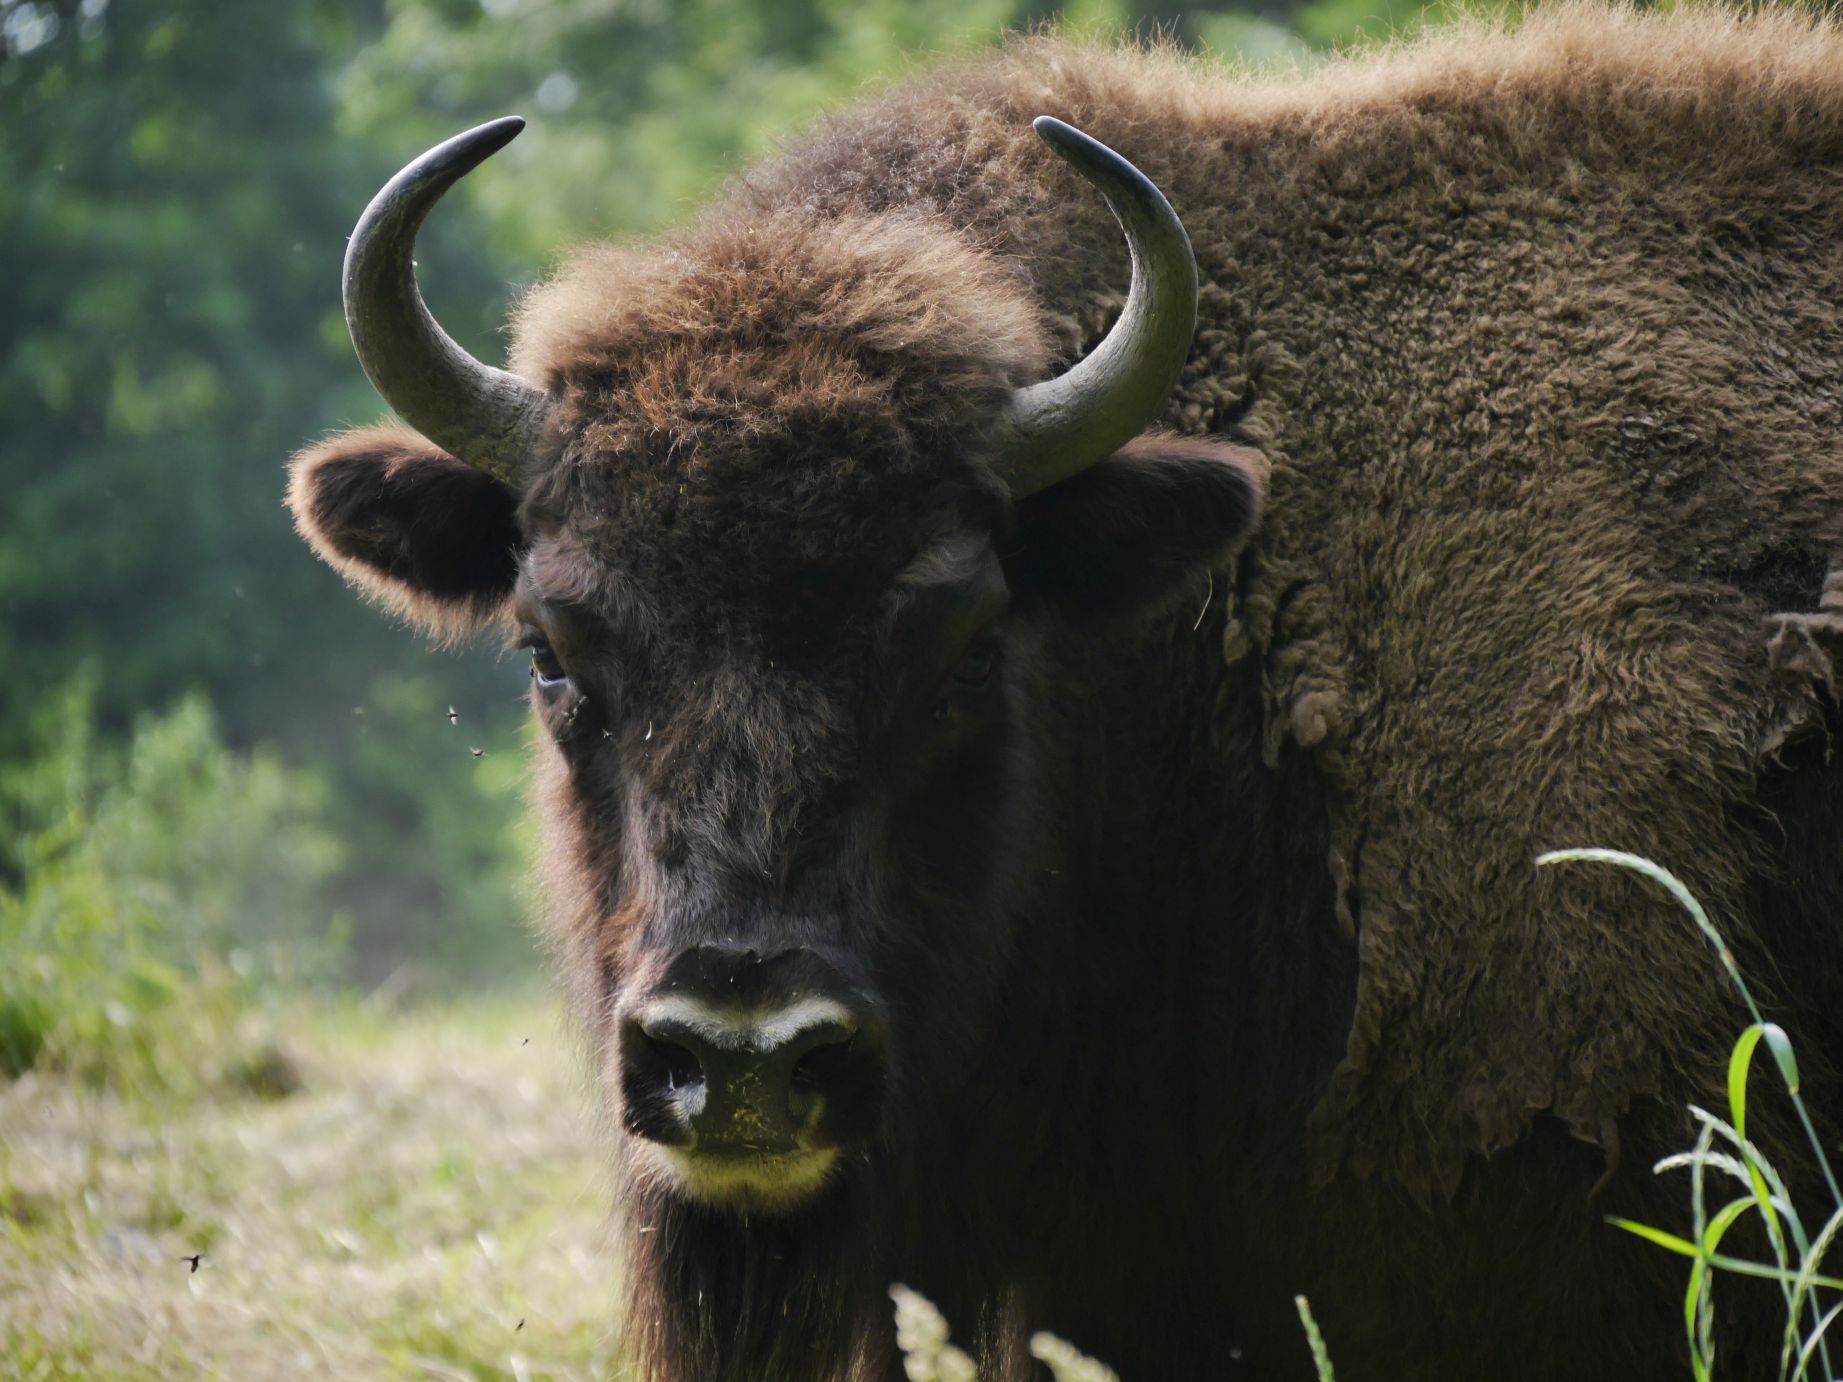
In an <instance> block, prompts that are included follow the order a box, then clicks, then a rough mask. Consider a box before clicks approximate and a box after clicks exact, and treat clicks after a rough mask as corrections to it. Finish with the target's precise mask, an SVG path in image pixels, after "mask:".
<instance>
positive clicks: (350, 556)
mask: <svg viewBox="0 0 1843 1382" xmlns="http://www.w3.org/2000/svg"><path fill="white" fill-rule="evenodd" d="M290 471H291V474H290V477H289V483H288V507H289V508H290V509H292V510H293V511H294V523H295V527H296V528H298V529H299V530H300V533H301V536H302V537H304V538H306V539H307V542H308V545H309V546H311V547H312V548H313V549H314V551H315V552H316V553H318V554H319V556H320V559H321V560H322V561H324V562H326V564H327V565H329V566H331V567H332V568H333V569H334V570H335V571H337V572H339V574H340V575H342V576H344V577H345V578H346V580H348V581H350V582H351V583H352V584H353V585H355V586H357V587H358V588H359V589H360V590H361V591H363V592H364V593H365V594H366V595H368V596H370V597H371V598H372V599H374V600H377V601H378V602H379V603H381V604H383V605H384V606H385V607H386V608H388V609H390V610H391V611H392V612H393V613H395V614H397V615H399V616H401V617H402V618H404V619H406V620H408V621H409V622H410V623H413V624H415V625H417V626H419V627H420V628H422V629H424V630H425V631H427V632H429V633H431V634H433V635H435V636H436V637H438V638H442V639H447V640H452V639H457V638H462V637H465V636H466V635H468V634H470V633H473V632H474V631H475V630H477V629H478V628H479V627H480V626H481V625H483V624H485V623H487V622H488V621H490V620H491V619H493V618H494V617H495V616H497V615H499V614H500V613H501V612H502V610H503V608H504V606H505V603H506V600H507V598H508V597H509V596H510V595H511V593H512V584H513V581H514V580H515V579H516V577H517V575H518V560H519V555H520V552H521V550H522V548H523V545H524V544H523V540H522V538H521V537H520V534H519V528H518V500H517V497H516V496H515V495H514V494H513V493H512V491H511V489H510V488H508V487H507V486H506V485H503V484H501V483H500V482H499V481H498V480H495V479H494V478H493V477H492V476H490V475H486V474H483V473H482V472H480V471H478V470H474V469H472V468H471V467H469V466H467V465H464V464H462V463H461V462H460V461H457V460H455V459H454V457H452V456H450V455H449V454H448V453H447V452H445V451H443V450H441V449H440V448H439V447H436V446H434V445H432V444H431V443H429V442H428V441H425V440H424V439H423V438H422V437H420V436H418V435H417V434H416V433H414V432H412V431H410V430H408V429H407V428H404V427H398V426H382V427H361V428H359V429H357V430H356V431H351V432H342V433H340V434H339V435H338V436H334V437H329V438H327V439H326V440H325V441H323V442H320V443H319V444H318V445H315V446H310V447H308V448H307V449H306V450H305V451H301V452H299V453H297V454H296V455H295V457H294V460H293V461H292V462H291V463H290Z"/></svg>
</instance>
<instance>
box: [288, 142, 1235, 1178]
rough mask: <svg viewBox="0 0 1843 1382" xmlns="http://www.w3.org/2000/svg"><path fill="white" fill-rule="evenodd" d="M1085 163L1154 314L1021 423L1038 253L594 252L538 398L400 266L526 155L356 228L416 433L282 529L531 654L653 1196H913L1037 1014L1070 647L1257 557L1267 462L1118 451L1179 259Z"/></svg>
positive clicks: (398, 598)
mask: <svg viewBox="0 0 1843 1382" xmlns="http://www.w3.org/2000/svg"><path fill="white" fill-rule="evenodd" d="M1057 129H1058V130H1061V131H1063V132H1062V133H1057V132H1056V131H1055V130H1052V131H1051V133H1052V134H1054V136H1055V138H1056V139H1059V140H1064V141H1065V144H1067V146H1066V147H1064V148H1063V150H1062V151H1063V152H1064V153H1065V156H1068V157H1070V158H1071V159H1072V160H1073V161H1076V162H1077V163H1078V164H1080V163H1081V162H1082V160H1087V164H1086V166H1083V169H1082V170H1083V172H1084V173H1085V174H1086V175H1087V176H1089V177H1090V178H1091V180H1093V181H1094V182H1096V184H1097V185H1099V186H1100V187H1101V188H1102V190H1103V192H1105V193H1106V195H1107V196H1108V199H1109V202H1110V204H1112V205H1113V206H1114V209H1115V211H1116V213H1117V214H1118V215H1119V216H1120V219H1121V221H1122V224H1123V226H1125V228H1126V230H1127V233H1128V238H1129V241H1130V242H1131V244H1132V247H1133V250H1134V264H1135V275H1134V287H1133V291H1132V294H1131V296H1130V297H1129V300H1128V303H1127V306H1126V309H1125V311H1124V313H1123V316H1122V323H1121V325H1120V326H1118V327H1116V329H1115V330H1114V332H1113V333H1111V334H1110V335H1109V337H1108V338H1107V339H1106V340H1105V341H1103V342H1102V343H1101V344H1100V345H1099V346H1098V347H1097V348H1096V349H1095V350H1093V351H1092V352H1091V353H1090V354H1089V356H1088V358H1087V359H1085V360H1084V361H1083V362H1082V363H1081V364H1080V365H1078V366H1076V367H1075V368H1074V369H1073V370H1071V371H1069V372H1068V373H1066V374H1064V375H1061V376H1058V377H1054V378H1050V379H1048V380H1044V381H1042V382H1039V383H1034V384H1033V383H1030V382H1029V381H1030V380H1032V379H1037V378H1040V377H1041V376H1042V375H1043V374H1044V373H1045V372H1046V367H1047V364H1048V360H1047V351H1046V349H1045V346H1044V344H1043V339H1042V330H1041V324H1040V308H1039V306H1038V305H1037V304H1036V303H1035V302H1034V301H1033V300H1032V299H1031V298H1030V296H1029V294H1028V292H1027V291H1026V285H1025V280H1024V276H1023V275H1022V273H1021V272H1020V269H1019V265H1018V262H1017V261H1016V260H1013V259H1009V258H1005V257H1002V256H998V255H994V254H992V253H991V252H989V251H988V250H985V249H982V248H979V247H976V246H974V245H972V244H970V243H968V242H967V241H966V239H965V238H964V237H962V236H961V235H960V234H958V233H956V232H955V231H953V230H952V229H950V228H949V227H948V226H946V225H944V224H941V223H938V222H936V221H933V220H931V219H928V218H925V217H916V216H902V217H898V216H885V217H876V218H858V219H849V218H831V219H826V218H820V217H817V216H814V215H812V214H807V213H801V212H781V213H776V214H774V215H768V216H762V217H739V216H736V215H728V216H720V217H714V218H712V219H711V220H709V221H708V222H707V223H705V224H703V225H702V226H700V227H698V228H696V229H694V230H693V231H691V232H688V233H686V234H685V235H683V236H681V237H679V239H678V240H677V241H676V242H675V244H674V245H673V247H672V250H671V252H670V253H658V252H653V253H649V254H644V255H641V254H628V253H622V252H617V251H612V250H606V249H600V250H591V251H588V252H586V253H582V254H579V255H578V256H577V257H576V258H575V259H574V260H572V261H571V262H570V264H569V265H568V266H566V268H565V269H564V270H563V272H562V273H561V274H560V275H559V276H558V277H557V278H556V279H555V280H553V281H552V282H551V283H549V284H548V285H546V286H545V287H543V288H541V289H540V290H538V291H537V292H536V293H535V294H534V295H533V296H532V297H531V298H530V299H529V300H528V301H527V303H526V304H525V306H524V308H523V310H522V312H521V315H520V320H519V323H518V345H517V350H516V353H515V360H514V363H515V365H516V366H517V370H516V373H515V374H503V373H501V372H499V371H495V370H488V369H486V367H484V366H481V365H479V364H478V363H477V362H474V361H471V360H469V359H467V357H465V356H464V355H462V354H460V352H459V351H458V349H456V348H455V347H454V346H453V343H452V342H450V341H448V339H447V338H446V336H445V335H443V334H442V333H441V332H440V329H439V327H436V326H435V325H434V323H433V322H432V321H431V320H429V319H428V318H427V314H426V312H425V311H424V310H423V308H422V306H421V301H420V298H419V297H418V296H417V295H416V293H415V288H414V284H413V281H412V280H411V279H410V277H409V272H408V263H409V258H408V256H409V244H410V237H411V236H413V233H414V230H415V227H416V224H417V223H418V222H419V221H420V219H421V216H422V214H423V212H424V211H426V209H427V206H428V205H429V204H430V203H431V202H432V201H433V199H434V197H435V196H437V195H439V193H440V191H441V189H442V188H445V187H446V186H447V185H448V184H449V183H451V182H452V181H453V180H454V178H455V177H457V176H459V172H460V171H465V167H467V166H471V164H472V162H477V161H478V160H479V158H481V157H484V156H485V155H484V153H483V152H481V151H482V150H483V149H485V150H486V151H487V152H490V147H489V146H492V147H496V146H497V144H496V143H495V141H497V143H503V142H504V139H505V138H509V137H510V134H509V133H507V127H506V126H505V125H503V124H502V125H500V126H489V127H484V130H483V131H477V132H475V133H474V134H471V135H466V136H461V137H460V138H459V139H457V140H455V141H451V143H450V144H449V145H446V146H443V148H442V149H438V150H436V151H434V152H433V153H431V154H430V155H429V156H427V157H426V158H425V159H424V160H422V161H420V162H419V163H418V164H415V165H412V166H411V168H409V169H407V170H405V172H404V173H403V174H401V175H399V178H398V179H397V180H395V181H394V182H393V183H392V184H391V186H390V187H388V188H386V190H385V192H384V193H382V194H380V198H379V200H378V201H377V202H374V204H373V206H372V208H371V209H370V210H369V211H368V212H367V213H366V218H365V220H364V221H361V223H360V226H359V229H358V231H357V232H356V233H355V235H354V239H353V243H352V249H351V252H350V254H349V256H348V264H347V309H348V319H349V320H350V321H351V322H352V325H353V331H354V336H355V338H356V339H357V340H358V343H359V345H360V351H361V357H362V358H364V359H365V361H366V365H367V368H368V370H369V371H370V372H371V373H372V376H373V379H374V380H375V381H376V382H378V383H379V385H380V388H381V389H383V390H384V392H385V393H386V396H387V397H389V398H391V400H392V402H393V403H396V404H397V406H398V407H399V409H400V411H402V412H403V413H404V415H405V416H406V417H407V418H408V419H409V420H410V421H412V422H414V423H415V424H416V426H417V427H418V429H419V430H420V432H421V433H422V434H423V436H417V435H415V434H412V433H409V432H405V431H403V430H400V429H367V430H364V431H360V432H355V433H348V434H346V435H344V436H341V437H337V438H334V439H332V440H330V441H328V442H326V443H323V444H322V445H320V446H318V447H315V448H312V449H310V450H309V451H307V452H304V453H302V455H301V456H300V457H298V458H297V460H296V465H295V470H294V478H293V484H292V488H291V491H290V502H291V504H292V505H293V507H294V510H295V513H296V516H297V519H298V521H299V523H300V526H301V528H302V531H303V533H304V534H305V535H306V536H307V537H308V539H309V540H310V541H311V542H312V543H313V545H314V546H315V548H316V549H317V550H318V551H319V552H320V554H321V555H322V556H323V557H325V558H326V559H327V560H328V561H329V562H331V563H332V564H333V565H335V566H336V567H338V568H339V569H340V570H341V571H342V572H344V573H345V574H346V575H348V576H349V577H350V578H352V579H353V580H354V581H355V582H356V583H358V584H359V585H361V587H363V588H364V589H365V590H367V591H368V592H370V593H372V594H374V595H377V596H380V597H381V598H383V599H385V600H386V601H387V602H389V603H390V604H392V605H393V606H394V607H395V608H397V609H399V610H400V611H403V612H405V613H406V614H408V615H409V616H410V617H411V618H412V619H415V620H417V621H419V622H421V623H423V624H425V625H426V626H429V627H431V628H433V629H436V630H438V631H440V632H443V633H449V634H453V633H457V632H464V631H467V630H469V629H473V628H477V627H479V626H481V625H498V626H499V627H501V628H503V629H506V630H507V631H508V632H510V633H511V634H512V638H513V641H515V642H516V643H517V645H518V646H520V647H522V648H523V649H525V650H526V651H528V652H529V654H530V658H531V686H532V691H531V695H532V702H533V707H534V712H535V714H536V716H537V718H538V720H539V722H540V723H541V725H542V727H543V731H544V732H543V734H542V735H541V736H540V747H539V750H538V755H539V760H540V772H539V782H538V787H537V791H536V797H537V801H538V803H539V806H540V809H541V810H542V811H543V813H544V815H545V816H546V818H547V821H548V825H549V829H548V831H547V840H548V849H549V855H550V865H549V868H548V870H547V874H548V884H549V887H548V892H549V899H550V907H549V923H548V929H549V932H550V935H551V937H552V939H553V941H554V943H555V945H556V947H557V948H558V950H559V952H560V953H561V955H562V957H563V959H564V961H565V967H566V972H567V974H568V975H569V978H570V982H571V985H572V989H573V995H574V1001H575V1005H576V1007H577V1009H578V1011H579V1013H580V1014H581V1016H582V1018H583V1019H584V1021H585V1024H586V1025H587V1027H588V1029H589V1031H590V1033H591V1034H592V1036H593V1038H594V1041H595V1046H596V1050H597V1052H598V1053H599V1059H600V1061H601V1066H602V1071H603V1077H604V1078H603V1086H604V1089H605V1091H606V1097H607V1102H608V1105H609V1108H610V1110H611V1112H612V1113H613V1114H614V1115H615V1121H616V1122H617V1123H618V1125H619V1127H620V1128H621V1129H622V1130H623V1133H624V1138H623V1147H624V1149H625V1153H626V1154H625V1156H624V1158H623V1159H624V1162H625V1164H626V1165H627V1167H628V1168H629V1171H630V1178H629V1185H630V1192H631V1195H632V1197H633V1198H634V1199H636V1200H639V1201H644V1202H650V1203H656V1204H668V1203H685V1202H694V1203H696V1204H698V1205H701V1206H704V1207H717V1208H719V1209H723V1210H741V1211H771V1212H786V1211H792V1210H794V1209H796V1208H801V1207H814V1206H816V1205H817V1204H819V1203H820V1202H822V1201H824V1200H826V1199H827V1198H828V1197H834V1198H835V1197H836V1196H837V1195H839V1194H842V1193H845V1191H844V1187H848V1186H850V1185H851V1184H853V1183H854V1182H863V1181H865V1180H867V1179H874V1178H876V1177H877V1176H878V1175H879V1174H880V1173H881V1171H885V1170H887V1169H888V1167H889V1166H890V1165H891V1164H893V1163H894V1162H898V1161H901V1160H902V1159H903V1158H904V1157H911V1159H912V1156H913V1152H914V1148H915V1147H916V1145H917V1141H918V1134H919V1130H920V1129H922V1128H923V1127H925V1126H927V1125H928V1124H930V1123H931V1122H932V1121H934V1120H936V1119H937V1118H938V1116H939V1111H940V1110H941V1109H943V1108H945V1107H947V1106H948V1104H949V1103H950V1102H951V1101H952V1099H953V1096H954V1093H955V1091H956V1090H957V1089H959V1088H961V1087H963V1086H965V1085H966V1084H967V1083H968V1082H969V1081H970V1080H971V1079H972V1077H973V1072H974V1070H975V1069H976V1068H977V1060H978V1052H979V1050H980V1047H981V1044H982V1043H984V1042H985V1041H987V1040H988V1039H989V1038H990V1036H991V1034H992V1033H993V1032H994V1031H995V1030H997V1028H998V1027H999V1026H1000V1024H1001V1023H1002V1022H1003V1021H1005V1020H1009V1019H1010V1018H1012V1017H1013V1016H1014V1015H1015V1013H1016V1010H1017V1005H1018V1004H1019V1003H1020V1002H1025V1001H1028V999H1029V997H1030V995H1029V994H1028V993H1022V992H1019V991H1018V990H1019V988H1020V979H1019V976H1020V962H1021V956H1020V949H1021V947H1020V945H1019V943H1018V941H1017V937H1018V935H1019V932H1018V930H1017V928H1018V926H1019V925H1020V919H1021V918H1026V917H1030V916H1033V915H1035V916H1037V917H1038V918H1039V919H1041V917H1042V914H1043V913H1044V912H1045V911H1046V910H1053V906H1052V904H1050V903H1048V902H1047V901H1046V900H1045V899H1043V898H1042V897H1040V896H1039V884H1040V883H1041V880H1042V879H1043V878H1044V877H1045V876H1047V875H1051V874H1054V873H1056V872H1058V871H1059V870H1058V868H1057V866H1058V864H1059V863H1060V862H1062V859H1063V855H1064V853H1065V852H1066V850H1067V849H1068V848H1069V847H1070V846H1069V844H1068V841H1070V840H1071V839H1074V838H1077V834H1076V832H1075V831H1074V830H1073V829H1072V828H1071V822H1072V820H1073V819H1074V818H1075V815H1076V813H1077V812H1078V810H1079V805H1080V792H1079V788H1078V785H1077V784H1073V783H1071V782H1068V781H1067V780H1066V769H1065V767H1064V764H1065V763H1066V762H1067V760H1068V758H1069V754H1068V753H1067V751H1066V750H1067V745H1066V744H1064V745H1063V746H1062V750H1061V751H1059V750H1058V734H1059V729H1058V726H1059V724H1060V723H1062V722H1064V720H1065V719H1066V717H1067V713H1068V706H1069V704H1070V702H1071V699H1072V698H1078V697H1079V695H1080V688H1079V686H1078V685H1072V684H1071V683H1072V682H1073V681H1074V680H1076V678H1075V675H1074V672H1073V668H1074V667H1075V666H1076V665H1077V661H1078V660H1077V659H1076V658H1074V657H1072V656H1071V650H1076V649H1079V647H1080V644H1081V642H1082V640H1083V639H1084V638H1085V637H1087V636H1088V632H1089V631H1090V630H1092V629H1093V628H1094V627H1095V625H1096V623H1097V621H1102V620H1107V619H1117V618H1120V617H1125V616H1132V615H1136V614H1141V613H1143V612H1144V611H1146V610H1147V609H1148V608H1150V607H1152V606H1155V605H1157V604H1158V603H1160V602H1161V601H1162V600H1164V598H1165V597H1166V596H1167V595H1169V594H1170V593H1171V592H1172V591H1173V590H1175V589H1176V588H1178V587H1179V586H1180V585H1181V584H1183V583H1184V582H1185V581H1186V580H1187V579H1188V578H1189V577H1191V576H1193V575H1194V574H1195V572H1196V569H1197V568H1198V566H1199V565H1201V564H1204V563H1208V562H1211V561H1214V560H1217V559H1219V558H1220V557H1221V556H1222V555H1223V554H1224V553H1225V552H1226V550H1227V549H1228V548H1229V547H1230V546H1232V545H1233V544H1234V543H1236V542H1237V541H1239V540H1240V539H1241V538H1242V537H1243V536H1244V535H1245V534H1246V532H1247V531H1248V530H1249V528H1250V527H1251V526H1252V524H1253V522H1254V519H1255V515H1256V512H1257V510H1258V507H1259V495H1260V485H1261V472H1260V468H1259V466H1258V463H1257V462H1256V460H1255V459H1254V458H1253V457H1252V456H1250V455H1248V454H1247V453H1244V452H1239V451H1236V450H1233V449H1231V448H1227V447H1223V446H1219V445H1215V444H1212V443H1208V442H1204V441H1199V440H1184V439H1177V438H1171V437H1157V436H1152V437H1139V438H1137V439H1134V438H1135V434H1137V433H1138V432H1139V431H1140V429H1141V428H1142V427H1144V426H1145V424H1146V422H1147V420H1148V419H1149V417H1150V416H1151V415H1152V414H1153V413H1155V412H1156V410H1157V409H1158V408H1159V407H1160V406H1162V402H1163V399H1164V395H1165V393H1166V392H1167V391H1168V390H1169V388H1170V385H1171V382H1172V379H1173V378H1174V377H1175V374H1176V370H1177V368H1178V367H1179V365H1180V364H1181V363H1182V360H1183V358H1184V351H1185V347H1186V345H1187V342H1188V339H1189V333H1190V329H1191V322H1192V321H1193V319H1194V300H1195V270H1194V265H1192V264H1191V263H1190V259H1189V249H1188V242H1187V241H1185V240H1184V237H1183V231H1182V228H1181V227H1179V226H1178V225H1177V223H1176V218H1175V216H1173V215H1172V213H1171V211H1170V208H1169V207H1168V206H1166V205H1165V204H1164V201H1163V198H1162V197H1160V196H1159V195H1158V193H1157V191H1156V189H1153V188H1151V187H1150V184H1146V183H1145V182H1144V179H1143V178H1140V177H1139V175H1138V174H1137V173H1136V172H1135V171H1134V170H1132V169H1131V168H1130V165H1126V164H1124V162H1123V161H1122V160H1119V159H1118V158H1117V156H1115V155H1112V154H1111V153H1110V152H1108V151H1106V150H1104V149H1101V148H1100V146H1098V145H1093V144H1092V141H1085V140H1083V137H1082V136H1079V135H1076V134H1074V132H1073V131H1067V130H1066V127H1057ZM513 132H515V130H514V131H513ZM1068 139H1073V140H1074V141H1078V142H1076V143H1067V140H1068ZM470 160H471V161H470ZM1135 179H1136V180H1137V181H1136V182H1135ZM431 189H432V190H431ZM444 390H445V391H446V393H445V394H444V392H443V391H444ZM423 437H429V438H432V440H428V441H425V440H424V439H423ZM1065 737H1066V736H1065ZM1022 987H1023V988H1028V984H1027V983H1025V984H1023V985H1022Z"/></svg>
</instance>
